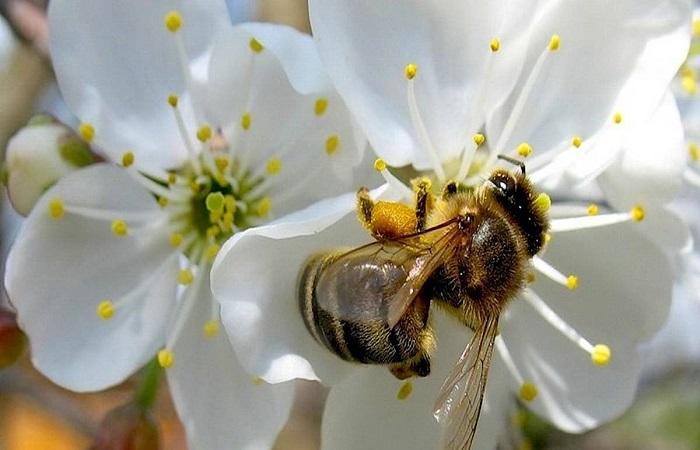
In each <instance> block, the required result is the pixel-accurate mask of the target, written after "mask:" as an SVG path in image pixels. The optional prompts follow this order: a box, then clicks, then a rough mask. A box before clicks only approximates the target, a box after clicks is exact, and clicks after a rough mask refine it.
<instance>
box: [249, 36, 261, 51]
mask: <svg viewBox="0 0 700 450" xmlns="http://www.w3.org/2000/svg"><path fill="white" fill-rule="evenodd" d="M248 45H250V49H251V50H253V51H254V52H255V53H260V52H262V51H263V50H265V46H264V45H262V43H261V42H260V41H259V40H257V39H255V38H250V42H249V43H248Z"/></svg>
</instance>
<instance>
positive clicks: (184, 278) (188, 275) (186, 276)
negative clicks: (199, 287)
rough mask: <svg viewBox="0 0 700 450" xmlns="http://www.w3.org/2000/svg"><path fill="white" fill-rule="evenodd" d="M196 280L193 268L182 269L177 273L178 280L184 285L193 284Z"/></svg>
mask: <svg viewBox="0 0 700 450" xmlns="http://www.w3.org/2000/svg"><path fill="white" fill-rule="evenodd" d="M192 281H194V274H193V273H192V270H191V269H180V272H178V274H177V282H178V283H179V284H181V285H183V286H187V285H190V284H192Z"/></svg>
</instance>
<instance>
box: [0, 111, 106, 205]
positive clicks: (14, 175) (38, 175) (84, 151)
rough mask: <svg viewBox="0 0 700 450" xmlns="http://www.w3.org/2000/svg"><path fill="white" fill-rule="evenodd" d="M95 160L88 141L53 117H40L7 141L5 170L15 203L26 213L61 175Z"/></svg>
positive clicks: (13, 203) (9, 190)
mask: <svg viewBox="0 0 700 450" xmlns="http://www.w3.org/2000/svg"><path fill="white" fill-rule="evenodd" d="M93 162H95V158H94V156H93V155H92V153H91V152H90V147H89V145H88V144H87V143H85V142H84V141H83V140H81V139H80V137H78V135H77V134H75V133H74V132H73V131H72V130H71V129H70V128H68V127H66V126H65V125H62V124H60V123H57V122H54V121H53V120H52V119H51V118H50V117H45V116H41V117H37V118H34V119H32V121H30V123H29V125H27V126H25V127H24V128H22V129H20V130H19V131H18V132H17V134H15V135H14V136H13V137H12V139H11V140H10V142H9V143H8V145H7V156H6V163H5V170H6V176H7V188H8V192H9V195H10V201H11V202H12V206H14V208H15V210H17V212H18V213H20V214H22V215H24V216H26V215H28V214H29V212H30V211H31V209H32V207H33V206H34V204H35V203H36V202H37V200H38V199H39V197H40V196H41V194H42V193H43V192H44V191H46V190H47V189H48V188H50V187H51V186H53V184H54V183H56V181H58V179H59V178H61V177H62V176H64V175H66V174H68V173H70V172H72V171H74V170H76V169H78V168H80V167H83V166H86V165H88V164H92V163H93Z"/></svg>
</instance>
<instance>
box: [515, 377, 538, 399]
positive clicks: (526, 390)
mask: <svg viewBox="0 0 700 450" xmlns="http://www.w3.org/2000/svg"><path fill="white" fill-rule="evenodd" d="M518 395H520V398H521V399H522V400H525V401H526V402H531V401H533V400H534V399H535V397H537V386H535V385H534V384H532V383H527V382H525V383H523V384H522V386H520V391H519V392H518Z"/></svg>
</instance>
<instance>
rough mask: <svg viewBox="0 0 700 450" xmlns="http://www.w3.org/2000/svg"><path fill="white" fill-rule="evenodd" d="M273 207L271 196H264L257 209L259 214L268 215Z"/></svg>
mask: <svg viewBox="0 0 700 450" xmlns="http://www.w3.org/2000/svg"><path fill="white" fill-rule="evenodd" d="M271 208H272V201H271V200H270V197H263V199H262V200H260V201H259V202H258V206H257V208H256V211H257V213H258V216H260V217H266V216H267V215H268V214H270V209H271Z"/></svg>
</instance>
